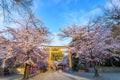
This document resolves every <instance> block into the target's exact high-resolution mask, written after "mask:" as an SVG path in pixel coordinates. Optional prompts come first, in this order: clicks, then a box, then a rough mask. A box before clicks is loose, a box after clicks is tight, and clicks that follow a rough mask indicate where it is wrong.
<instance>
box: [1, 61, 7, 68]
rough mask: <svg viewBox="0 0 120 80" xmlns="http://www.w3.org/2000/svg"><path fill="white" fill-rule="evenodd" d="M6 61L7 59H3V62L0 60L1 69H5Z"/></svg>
mask: <svg viewBox="0 0 120 80" xmlns="http://www.w3.org/2000/svg"><path fill="white" fill-rule="evenodd" d="M6 60H7V59H3V60H2V68H3V69H4V68H5V64H6Z"/></svg>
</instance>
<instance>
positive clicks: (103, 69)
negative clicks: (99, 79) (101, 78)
mask: <svg viewBox="0 0 120 80" xmlns="http://www.w3.org/2000/svg"><path fill="white" fill-rule="evenodd" d="M88 70H89V72H94V68H89V69H88ZM99 72H120V67H100V68H99Z"/></svg>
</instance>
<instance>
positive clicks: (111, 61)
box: [110, 57, 114, 67]
mask: <svg viewBox="0 0 120 80" xmlns="http://www.w3.org/2000/svg"><path fill="white" fill-rule="evenodd" d="M110 63H111V65H112V67H113V66H114V64H113V58H112V57H111V58H110Z"/></svg>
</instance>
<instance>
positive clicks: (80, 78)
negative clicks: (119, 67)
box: [0, 72, 120, 80]
mask: <svg viewBox="0 0 120 80" xmlns="http://www.w3.org/2000/svg"><path fill="white" fill-rule="evenodd" d="M93 75H94V74H93V73H85V72H83V73H78V72H69V73H68V72H46V73H41V74H39V75H36V76H32V77H31V78H29V80H120V73H101V77H98V78H95V77H93ZM16 77H20V76H19V75H16V76H15V75H14V76H10V77H4V78H0V80H21V78H22V77H21V78H16ZM15 78H16V79H15Z"/></svg>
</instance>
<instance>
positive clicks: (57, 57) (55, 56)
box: [51, 53, 64, 61]
mask: <svg viewBox="0 0 120 80" xmlns="http://www.w3.org/2000/svg"><path fill="white" fill-rule="evenodd" d="M63 57H64V54H62V53H51V60H53V61H57V60H61V59H63Z"/></svg>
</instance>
